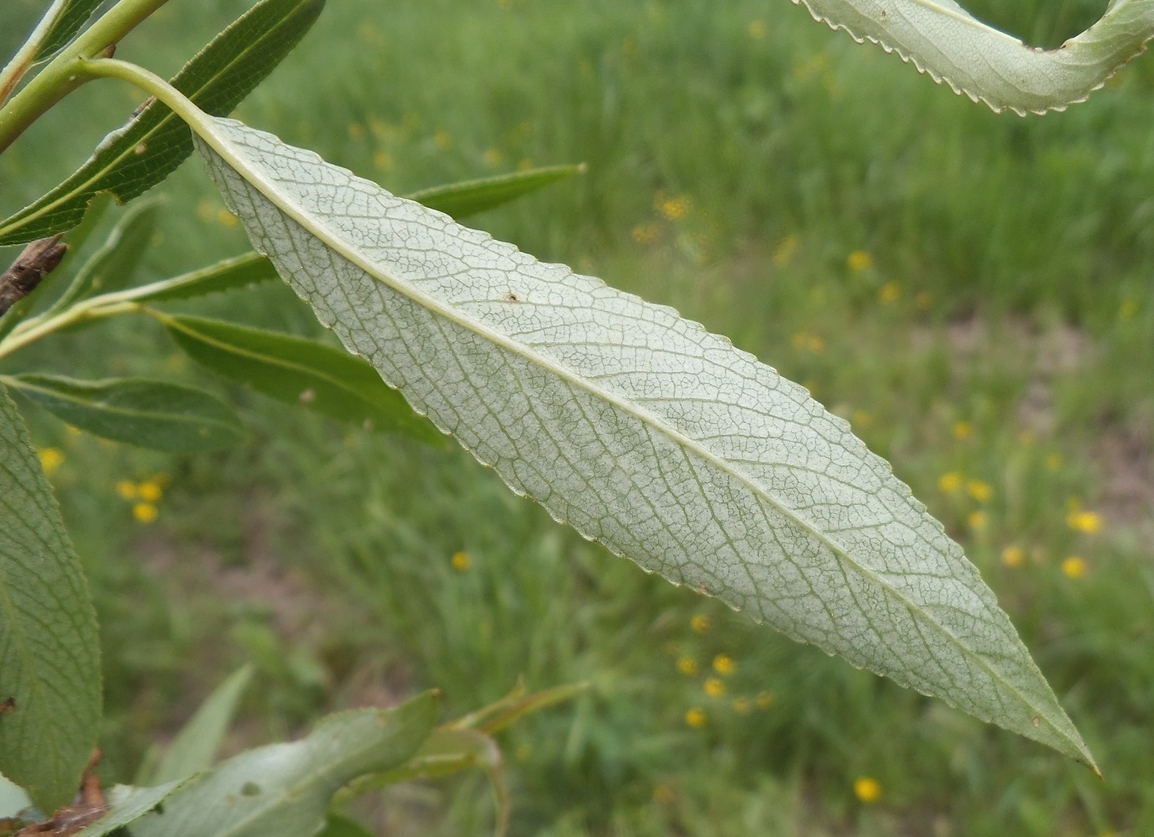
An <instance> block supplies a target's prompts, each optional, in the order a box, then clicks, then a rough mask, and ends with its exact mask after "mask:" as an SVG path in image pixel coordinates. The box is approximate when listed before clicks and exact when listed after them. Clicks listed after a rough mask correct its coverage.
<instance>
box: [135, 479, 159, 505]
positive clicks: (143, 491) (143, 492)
mask: <svg viewBox="0 0 1154 837" xmlns="http://www.w3.org/2000/svg"><path fill="white" fill-rule="evenodd" d="M163 495H164V489H163V488H161V487H160V483H158V482H156V481H155V480H148V481H147V482H142V483H141V484H140V485H138V486H137V487H136V496H137V497H139V498H140V499H141V500H144V501H145V502H146V503H155V502H156V501H157V500H159V499H160V498H161V497H162V496H163ZM126 499H127V498H126Z"/></svg>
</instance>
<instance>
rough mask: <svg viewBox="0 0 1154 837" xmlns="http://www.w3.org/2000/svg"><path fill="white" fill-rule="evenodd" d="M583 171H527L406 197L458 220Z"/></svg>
mask: <svg viewBox="0 0 1154 837" xmlns="http://www.w3.org/2000/svg"><path fill="white" fill-rule="evenodd" d="M584 171H585V166H584V165H580V166H547V167H544V168H536V169H529V170H528V171H519V172H513V173H512V174H502V175H498V176H496V177H486V178H483V179H480V180H466V181H464V182H461V183H452V184H449V185H448V186H434V187H433V188H431V189H423V190H422V191H420V192H415V193H414V194H412V195H409V196H408V197H409V200H414V201H417V203H422V204H424V205H425V206H427V207H429V209H436V210H437V211H439V212H444V213H445V214H446V215H449V216H451V217H453V218H456V219H457V220H460V219H462V218H468V217H469V216H470V215H476V214H477V213H479V212H485V211H486V210H489V209H493V208H495V207H498V206H500V205H501V204H505V203H509V201H513V200H516V199H517V198H519V197H522V196H523V195H528V194H530V193H532V192H536V191H537V190H538V189H544V188H545V187H546V186H550V185H552V184H554V183H557V182H558V181H561V180H567V179H568V178H570V177H572V176H573V175H575V174H581V173H582V172H584Z"/></svg>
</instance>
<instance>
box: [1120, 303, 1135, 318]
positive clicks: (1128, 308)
mask: <svg viewBox="0 0 1154 837" xmlns="http://www.w3.org/2000/svg"><path fill="white" fill-rule="evenodd" d="M1137 313H1138V300H1136V299H1128V300H1126V301H1125V302H1123V303H1122V305H1121V307H1119V309H1118V317H1119V318H1120V319H1123V320H1132V319H1134V315H1136V314H1137Z"/></svg>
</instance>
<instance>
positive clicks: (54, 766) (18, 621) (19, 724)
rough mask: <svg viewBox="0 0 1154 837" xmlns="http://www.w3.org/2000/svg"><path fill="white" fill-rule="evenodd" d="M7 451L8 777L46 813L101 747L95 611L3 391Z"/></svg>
mask: <svg viewBox="0 0 1154 837" xmlns="http://www.w3.org/2000/svg"><path fill="white" fill-rule="evenodd" d="M0 450H3V452H4V455H3V456H2V457H0V704H5V710H4V711H0V771H2V772H3V773H4V775H5V776H7V777H8V778H9V779H11V780H12V781H13V782H15V783H17V784H18V785H20V786H22V787H23V788H25V789H26V790H27V791H28V793H29V795H30V796H31V797H32V800H33V801H34V802H35V803H36V805H37V807H39V808H40V809H41V810H42V811H53V810H55V809H56V808H57V807H58V806H60V805H63V804H65V803H66V802H68V801H69V800H71V799H72V796H73V795H74V794H75V793H76V789H77V788H78V787H79V783H80V774H81V771H82V770H83V769H84V765H85V763H86V762H87V761H88V759H89V757H90V756H91V755H92V747H93V745H94V744H95V743H96V733H97V731H98V730H97V728H98V726H99V723H100V650H99V642H98V637H97V633H96V613H95V611H94V610H93V609H92V601H91V599H90V597H89V595H88V586H87V585H86V584H85V582H84V573H83V570H82V569H81V567H80V561H79V560H78V559H77V557H76V553H75V552H74V551H73V549H72V544H71V543H70V542H69V540H68V535H67V533H66V532H65V531H64V521H63V520H61V518H60V509H59V508H58V507H57V506H56V500H55V499H54V498H53V496H52V490H51V489H50V488H49V486H48V480H47V479H46V478H45V476H44V471H43V469H42V468H41V467H40V463H39V462H38V461H37V460H36V454H35V452H34V451H33V450H32V445H31V443H30V441H29V438H28V430H27V428H25V426H24V422H23V420H22V419H21V418H20V414H19V413H17V412H16V406H15V405H14V404H13V403H12V400H11V399H10V398H9V397H8V394H7V393H6V392H4V390H3V387H0ZM9 701H11V702H9Z"/></svg>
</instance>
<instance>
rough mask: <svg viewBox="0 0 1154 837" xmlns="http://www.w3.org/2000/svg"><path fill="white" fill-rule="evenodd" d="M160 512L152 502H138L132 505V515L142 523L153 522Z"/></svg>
mask: <svg viewBox="0 0 1154 837" xmlns="http://www.w3.org/2000/svg"><path fill="white" fill-rule="evenodd" d="M159 514H160V512H159V511H157V509H156V506H154V505H152V503H137V504H136V505H135V506H133V507H132V516H133V517H135V518H136V519H137V520H138V521H139V522H141V523H151V522H152V521H154V520H156V518H157V516H158V515H159Z"/></svg>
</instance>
